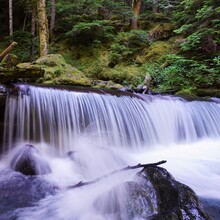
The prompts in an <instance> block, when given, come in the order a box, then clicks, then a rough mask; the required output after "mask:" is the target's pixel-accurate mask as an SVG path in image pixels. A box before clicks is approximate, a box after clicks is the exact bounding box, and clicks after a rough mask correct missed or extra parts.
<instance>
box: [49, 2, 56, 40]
mask: <svg viewBox="0 0 220 220" xmlns="http://www.w3.org/2000/svg"><path fill="white" fill-rule="evenodd" d="M55 17H56V0H51V17H50V39H53V38H54V27H55Z"/></svg>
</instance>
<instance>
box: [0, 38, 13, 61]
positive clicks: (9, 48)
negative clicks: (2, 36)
mask: <svg viewBox="0 0 220 220" xmlns="http://www.w3.org/2000/svg"><path fill="white" fill-rule="evenodd" d="M16 45H17V43H16V42H13V43H11V44H10V45H9V46H8V47H7V48H6V49H5V50H4V51H3V52H2V53H1V54H0V60H1V59H3V58H4V56H6V55H7V54H8V53H9V52H10V51H11V50H12V49H13V48H14V47H15V46H16Z"/></svg>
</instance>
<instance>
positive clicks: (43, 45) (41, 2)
mask: <svg viewBox="0 0 220 220" xmlns="http://www.w3.org/2000/svg"><path fill="white" fill-rule="evenodd" d="M37 19H38V37H39V55H40V57H41V56H46V55H47V53H48V39H49V34H48V21H47V16H46V4H45V0H37Z"/></svg>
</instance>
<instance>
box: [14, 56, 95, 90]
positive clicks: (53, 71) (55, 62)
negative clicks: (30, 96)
mask: <svg viewBox="0 0 220 220" xmlns="http://www.w3.org/2000/svg"><path fill="white" fill-rule="evenodd" d="M17 67H19V68H21V69H22V68H25V69H28V68H30V69H33V68H35V69H36V68H37V69H43V70H44V71H45V73H44V77H42V78H40V79H39V80H38V82H39V83H46V84H63V85H64V84H69V85H70V84H71V85H82V86H89V85H90V84H91V81H90V80H89V79H88V78H87V77H86V76H85V75H84V74H83V73H82V72H81V71H80V70H78V69H77V68H75V67H73V66H71V65H70V64H68V63H66V61H65V60H64V58H63V56H62V55H60V54H49V55H47V56H42V57H40V58H38V59H37V60H36V61H35V62H33V63H20V64H18V65H17Z"/></svg>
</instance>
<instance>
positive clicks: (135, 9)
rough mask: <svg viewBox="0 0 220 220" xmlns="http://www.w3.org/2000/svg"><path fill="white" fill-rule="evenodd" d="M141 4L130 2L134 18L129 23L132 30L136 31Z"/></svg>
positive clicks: (138, 0) (136, 1)
mask: <svg viewBox="0 0 220 220" xmlns="http://www.w3.org/2000/svg"><path fill="white" fill-rule="evenodd" d="M141 3H142V0H133V1H132V10H133V13H134V16H133V18H132V21H131V29H132V30H137V29H138V16H139V14H140V11H141Z"/></svg>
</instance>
